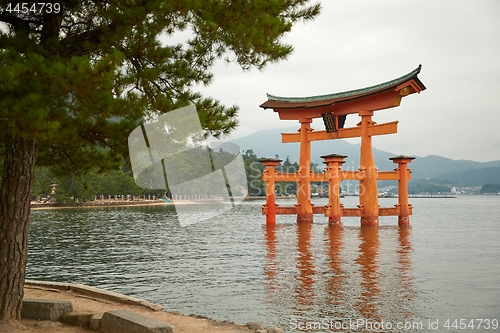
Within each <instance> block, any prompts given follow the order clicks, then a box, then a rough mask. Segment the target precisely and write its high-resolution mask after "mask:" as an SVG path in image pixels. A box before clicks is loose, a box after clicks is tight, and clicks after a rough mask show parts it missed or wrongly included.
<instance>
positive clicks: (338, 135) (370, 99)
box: [260, 66, 425, 225]
mask: <svg viewBox="0 0 500 333" xmlns="http://www.w3.org/2000/svg"><path fill="white" fill-rule="evenodd" d="M420 69H421V66H419V67H418V68H416V69H415V70H413V71H411V72H410V73H408V74H406V75H404V76H402V77H399V78H397V79H394V80H391V81H388V82H384V83H381V84H378V85H375V86H371V87H367V88H363V89H357V90H352V91H347V92H341V93H335V94H329V95H321V96H311V97H279V96H273V95H270V94H267V97H268V100H267V101H266V102H265V103H263V104H262V105H260V107H262V108H264V109H273V111H274V112H278V115H279V117H280V119H283V120H298V121H299V123H300V129H299V130H298V132H297V133H282V142H283V143H287V142H300V158H299V166H300V169H299V171H298V172H297V173H296V174H278V173H276V172H275V171H274V166H275V165H277V163H279V162H277V160H272V159H264V160H262V163H263V164H264V165H266V166H269V168H268V170H266V172H265V173H264V175H263V179H264V180H265V181H267V182H268V185H270V184H269V182H271V183H272V184H274V181H296V182H297V183H298V187H297V204H296V205H295V206H294V207H279V206H278V205H276V204H275V203H274V193H272V195H271V194H270V193H268V194H267V199H268V200H267V202H266V205H264V206H263V213H264V214H266V216H267V221H268V223H272V222H273V221H275V217H274V214H297V222H312V220H313V214H320V213H324V215H326V216H329V221H330V223H340V216H360V217H361V225H378V218H379V216H384V215H397V216H399V224H400V225H404V224H409V217H408V216H409V215H411V205H409V204H408V189H407V188H408V184H407V181H408V179H409V173H410V171H409V170H408V169H407V164H408V163H409V162H411V160H412V159H413V158H411V157H407V156H398V157H394V158H392V160H393V162H394V163H397V164H398V168H397V169H396V170H395V171H388V172H387V171H386V172H379V171H377V169H376V167H375V163H374V160H373V153H372V136H374V135H384V134H394V133H397V124H398V121H392V122H388V123H384V124H376V123H375V122H373V121H372V116H373V113H374V111H378V110H383V109H388V108H392V107H396V106H399V104H400V103H401V99H402V98H403V97H405V96H408V95H410V94H413V93H420V92H421V91H422V90H425V86H424V85H423V84H422V82H421V81H420V80H419V79H418V74H419V73H420ZM349 114H358V115H359V116H360V117H361V121H360V122H359V123H358V124H357V125H356V127H350V128H344V123H345V119H346V116H347V115H349ZM314 118H323V120H324V122H325V126H326V130H322V131H314V130H313V129H312V128H311V127H310V125H311V122H312V120H313V119H314ZM354 137H361V151H360V168H359V171H341V169H340V166H341V165H342V163H343V158H345V156H340V155H327V156H322V157H323V158H324V159H325V164H327V169H326V171H325V174H324V175H314V174H313V173H312V172H311V171H310V164H311V141H317V140H334V139H344V138H354ZM339 172H340V173H339ZM345 179H353V180H359V182H360V188H361V190H360V196H359V208H343V207H342V205H341V204H340V201H339V200H338V198H336V196H337V195H338V193H336V194H335V191H332V190H330V202H329V205H327V206H325V207H314V205H312V204H311V191H310V182H311V181H321V180H329V184H330V186H334V185H335V182H336V183H337V185H336V186H338V182H339V181H341V180H345ZM377 180H398V186H399V192H398V197H399V200H398V201H399V202H398V205H396V206H395V207H393V208H392V207H391V208H379V205H378V188H377ZM270 190H271V189H270V186H267V191H268V192H269V191H270ZM272 192H274V190H272ZM337 192H338V191H337ZM332 196H335V197H333V198H332ZM403 197H404V198H403ZM271 199H272V200H271ZM332 205H333V206H332ZM271 206H272V207H271ZM271 215H273V216H271ZM337 215H339V216H337Z"/></svg>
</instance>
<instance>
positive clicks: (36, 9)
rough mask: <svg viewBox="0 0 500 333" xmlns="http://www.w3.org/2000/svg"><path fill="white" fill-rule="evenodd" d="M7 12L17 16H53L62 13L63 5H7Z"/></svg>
mask: <svg viewBox="0 0 500 333" xmlns="http://www.w3.org/2000/svg"><path fill="white" fill-rule="evenodd" d="M5 11H6V12H8V13H17V14H44V13H47V14H51V13H55V14H57V13H59V12H60V11H61V4H59V3H57V2H55V3H51V2H35V3H31V2H22V3H21V2H18V3H11V2H9V3H7V8H5Z"/></svg>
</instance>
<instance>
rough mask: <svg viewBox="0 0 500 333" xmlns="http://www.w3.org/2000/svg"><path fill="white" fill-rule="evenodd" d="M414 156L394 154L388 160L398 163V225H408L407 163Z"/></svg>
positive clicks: (408, 174) (408, 177) (408, 172)
mask: <svg viewBox="0 0 500 333" xmlns="http://www.w3.org/2000/svg"><path fill="white" fill-rule="evenodd" d="M414 159H415V158H414V157H409V156H396V157H391V158H390V160H391V161H393V162H394V163H397V164H398V168H397V169H396V171H397V172H398V174H399V177H398V206H399V216H398V225H399V226H407V225H410V208H411V206H410V205H409V204H408V179H410V173H411V171H410V169H408V163H411V161H412V160H414Z"/></svg>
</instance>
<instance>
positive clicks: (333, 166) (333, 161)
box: [321, 154, 347, 226]
mask: <svg viewBox="0 0 500 333" xmlns="http://www.w3.org/2000/svg"><path fill="white" fill-rule="evenodd" d="M346 157H347V156H343V155H337V154H330V155H325V156H321V158H322V159H323V160H324V162H323V163H325V164H326V174H325V175H326V178H327V179H328V199H329V200H328V205H327V206H326V209H325V215H327V216H328V224H329V225H332V226H333V225H338V226H340V225H341V221H340V218H341V216H342V205H341V204H340V181H341V180H342V179H341V176H340V174H341V172H340V169H341V166H342V164H344V162H345V161H344V158H346Z"/></svg>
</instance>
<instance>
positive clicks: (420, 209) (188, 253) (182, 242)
mask: <svg viewBox="0 0 500 333" xmlns="http://www.w3.org/2000/svg"><path fill="white" fill-rule="evenodd" d="M357 199H358V198H355V197H346V198H344V199H343V203H344V204H345V206H346V207H353V206H355V205H356V204H357ZM410 202H411V203H412V204H413V206H414V209H413V214H414V215H413V216H412V217H411V224H412V226H411V228H399V227H397V217H383V218H381V223H380V227H378V228H361V227H359V219H358V218H345V219H344V220H343V227H342V228H338V227H329V226H328V224H327V223H326V218H325V217H323V216H320V215H315V222H314V224H312V225H309V224H306V225H297V224H296V223H295V218H294V217H293V216H278V223H277V225H276V227H267V226H266V224H265V217H264V216H262V215H261V209H260V206H261V204H262V203H263V202H262V201H248V202H244V203H242V204H241V205H239V206H237V207H235V208H234V209H232V210H230V211H228V212H226V213H224V214H223V215H220V216H217V217H215V218H212V219H210V220H207V221H204V222H201V223H196V224H193V225H189V226H186V227H181V226H180V225H179V223H178V222H177V220H176V215H175V209H174V207H172V206H143V207H117V208H96V209H71V210H69V209H66V210H46V211H44V210H38V211H33V212H32V215H31V220H32V222H31V230H30V239H29V242H30V243H29V250H28V268H27V278H29V279H34V280H37V279H38V280H50V281H61V282H71V283H84V284H88V285H92V286H96V287H99V288H104V289H108V290H112V291H116V292H119V293H123V294H127V295H133V296H135V297H139V298H144V299H147V300H150V301H152V302H155V303H159V304H162V305H163V306H164V307H165V308H166V309H167V310H179V311H181V312H183V313H186V314H190V313H195V314H199V315H204V316H208V317H211V318H214V319H217V320H230V321H235V322H237V323H246V322H249V321H254V322H260V323H262V324H263V325H264V326H279V327H282V328H283V329H286V330H287V331H289V332H293V331H301V328H304V329H303V330H302V331H306V329H305V328H307V325H309V328H310V330H309V331H311V332H334V331H335V332H338V331H346V332H348V331H353V332H355V331H363V329H364V331H390V332H410V331H422V332H426V331H428V332H431V331H433V332H435V331H436V329H434V328H435V327H436V324H437V325H438V329H439V331H446V330H447V329H446V327H445V325H446V322H447V320H448V324H449V329H450V331H453V330H455V331H460V332H482V331H496V330H494V329H493V328H494V323H495V322H494V320H497V322H496V323H497V330H498V329H500V328H499V327H498V320H500V261H499V260H498V258H499V255H500V242H499V241H498V239H500V226H499V223H500V197H498V196H459V197H457V198H454V199H452V198H446V199H445V198H439V199H432V198H418V199H410ZM278 203H279V204H282V205H285V204H290V205H291V204H293V201H292V200H282V201H279V202H278ZM313 203H314V204H316V205H323V204H325V203H326V199H316V200H314V201H313ZM379 203H380V205H381V206H385V207H386V206H392V205H394V204H395V203H396V199H391V198H387V199H380V202H379ZM205 208H207V207H206V206H203V205H193V206H192V209H193V214H196V212H197V211H198V210H200V209H205ZM455 319H458V321H457V323H456V325H457V326H458V325H459V323H460V319H464V322H466V323H467V324H468V326H467V327H466V328H464V329H455V328H453V327H452V324H453V321H454V320H455ZM479 319H488V320H489V321H490V329H489V330H487V329H486V326H485V322H484V321H483V322H481V325H482V326H479V327H478V324H479ZM349 322H351V326H349V325H348V323H349ZM353 322H354V323H357V324H359V325H358V326H357V327H353V325H354V324H353ZM315 323H316V324H318V323H319V324H321V325H316V326H313V325H315ZM389 323H390V325H391V326H388V325H389ZM399 323H401V325H398V324H399ZM471 323H472V326H471V325H470V324H471ZM342 324H343V326H342ZM361 325H364V326H361ZM366 325H371V326H366ZM381 325H386V326H382V327H381Z"/></svg>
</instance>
